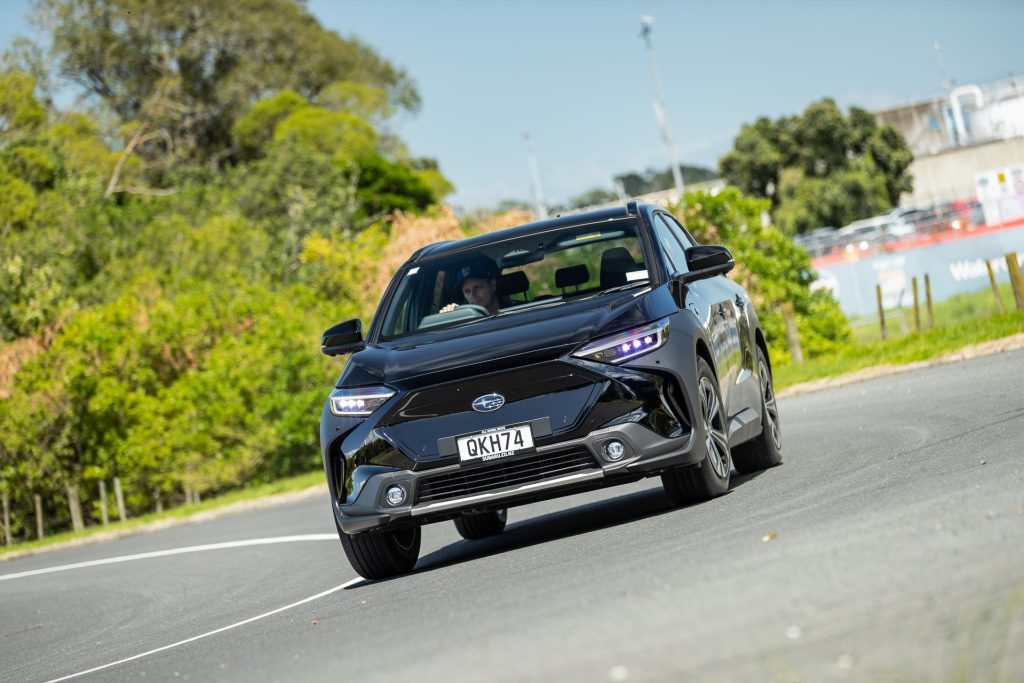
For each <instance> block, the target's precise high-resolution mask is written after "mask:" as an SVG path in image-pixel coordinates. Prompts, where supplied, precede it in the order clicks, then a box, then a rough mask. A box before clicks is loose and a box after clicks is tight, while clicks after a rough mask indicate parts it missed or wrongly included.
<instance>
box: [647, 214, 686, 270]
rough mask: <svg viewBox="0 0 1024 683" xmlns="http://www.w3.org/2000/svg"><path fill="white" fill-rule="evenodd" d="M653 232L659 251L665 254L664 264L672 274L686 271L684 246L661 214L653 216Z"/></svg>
mask: <svg viewBox="0 0 1024 683" xmlns="http://www.w3.org/2000/svg"><path fill="white" fill-rule="evenodd" d="M654 234H655V235H657V237H658V243H659V244H660V245H661V251H662V253H664V254H665V266H666V267H667V268H668V270H669V272H670V273H671V274H672V275H682V274H683V273H685V272H686V248H685V247H684V246H683V245H682V243H681V242H680V241H679V237H678V236H677V234H676V231H675V230H674V229H673V228H672V227H669V224H668V221H666V220H665V216H664V215H663V214H660V213H659V214H658V215H657V216H655V218H654Z"/></svg>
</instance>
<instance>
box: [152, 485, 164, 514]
mask: <svg viewBox="0 0 1024 683" xmlns="http://www.w3.org/2000/svg"><path fill="white" fill-rule="evenodd" d="M153 495H154V497H155V498H156V511H157V512H158V513H159V512H163V511H164V501H163V499H162V498H161V497H160V489H157V490H156V491H155V492H154V493H153Z"/></svg>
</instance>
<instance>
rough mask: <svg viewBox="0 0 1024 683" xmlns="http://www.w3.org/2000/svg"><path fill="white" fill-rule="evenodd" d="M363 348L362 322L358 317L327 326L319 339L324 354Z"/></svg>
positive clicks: (336, 354) (333, 354)
mask: <svg viewBox="0 0 1024 683" xmlns="http://www.w3.org/2000/svg"><path fill="white" fill-rule="evenodd" d="M364 348H366V342H364V341H363V323H362V321H361V320H359V318H352V319H351V320H346V321H345V322H343V323H338V324H337V325H335V326H334V327H330V328H328V329H327V331H326V332H324V336H323V339H322V340H321V341H320V350H321V351H323V352H324V355H325V356H340V355H341V354H343V353H355V352H356V351H362V350H363V349H364Z"/></svg>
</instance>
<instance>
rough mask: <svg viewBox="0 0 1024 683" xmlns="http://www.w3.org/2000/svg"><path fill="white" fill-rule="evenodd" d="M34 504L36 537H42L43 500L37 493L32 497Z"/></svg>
mask: <svg viewBox="0 0 1024 683" xmlns="http://www.w3.org/2000/svg"><path fill="white" fill-rule="evenodd" d="M32 500H33V501H35V504H36V536H38V537H39V538H40V539H41V538H42V537H43V499H42V498H41V497H40V496H39V494H38V493H36V494H35V495H33V496H32Z"/></svg>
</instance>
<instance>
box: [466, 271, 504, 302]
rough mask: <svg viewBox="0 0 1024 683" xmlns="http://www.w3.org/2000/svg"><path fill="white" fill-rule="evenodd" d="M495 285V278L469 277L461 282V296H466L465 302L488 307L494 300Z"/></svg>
mask: <svg viewBox="0 0 1024 683" xmlns="http://www.w3.org/2000/svg"><path fill="white" fill-rule="evenodd" d="M496 286H497V282H496V281H495V280H489V279H486V278H478V277H471V278H468V279H467V280H466V281H465V282H463V283H462V296H464V297H466V303H467V304H476V305H477V306H483V307H484V308H488V309H489V308H491V305H492V303H493V302H494V289H495V287H496Z"/></svg>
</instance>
